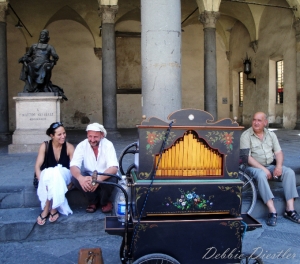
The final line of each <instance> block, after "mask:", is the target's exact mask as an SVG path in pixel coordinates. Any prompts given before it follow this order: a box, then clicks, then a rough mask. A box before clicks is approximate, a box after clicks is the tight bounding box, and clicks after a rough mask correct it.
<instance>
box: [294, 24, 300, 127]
mask: <svg viewBox="0 0 300 264" xmlns="http://www.w3.org/2000/svg"><path fill="white" fill-rule="evenodd" d="M294 27H295V29H296V42H297V43H296V63H297V67H296V78H297V79H296V85H297V121H296V127H295V129H300V20H296V21H295V22H294Z"/></svg>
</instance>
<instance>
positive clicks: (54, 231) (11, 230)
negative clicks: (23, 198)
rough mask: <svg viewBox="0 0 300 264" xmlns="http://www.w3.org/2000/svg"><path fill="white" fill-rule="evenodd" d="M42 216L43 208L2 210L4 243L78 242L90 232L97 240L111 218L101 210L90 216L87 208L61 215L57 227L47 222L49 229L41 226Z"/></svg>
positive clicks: (1, 240)
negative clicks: (69, 239)
mask: <svg viewBox="0 0 300 264" xmlns="http://www.w3.org/2000/svg"><path fill="white" fill-rule="evenodd" d="M40 213H41V209H40V208H39V207H32V208H13V209H2V210H0V220H1V224H0V226H1V228H0V242H7V241H38V240H48V239H53V237H55V238H56V239H60V238H75V237H82V236H86V235H87V230H88V232H89V234H91V233H92V234H93V236H100V234H101V233H103V231H104V219H105V216H106V215H111V214H103V213H102V212H101V211H100V210H97V211H96V212H95V213H93V214H89V213H86V212H85V208H80V207H78V208H76V209H73V214H71V215H68V216H65V215H60V217H59V218H58V220H57V221H56V222H54V223H51V222H49V219H47V221H46V223H45V225H43V226H39V225H38V224H37V223H36V219H37V217H38V215H39V214H40ZM91 230H93V232H91Z"/></svg>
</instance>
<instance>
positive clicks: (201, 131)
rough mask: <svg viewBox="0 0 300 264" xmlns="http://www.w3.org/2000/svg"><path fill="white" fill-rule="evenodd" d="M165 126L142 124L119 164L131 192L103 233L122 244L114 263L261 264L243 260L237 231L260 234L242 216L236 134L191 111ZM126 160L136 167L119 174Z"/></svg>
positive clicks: (229, 124) (233, 127)
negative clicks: (131, 159)
mask: <svg viewBox="0 0 300 264" xmlns="http://www.w3.org/2000/svg"><path fill="white" fill-rule="evenodd" d="M168 120H169V122H165V121H162V120H160V119H158V118H155V117H152V118H150V119H148V120H144V121H143V122H142V123H141V125H138V126H137V127H138V132H139V138H138V141H137V142H135V143H133V144H131V145H129V146H128V147H127V148H126V149H125V150H124V151H123V153H122V155H121V157H120V171H121V172H122V173H125V174H126V176H127V181H128V186H130V190H131V193H130V195H129V196H127V194H125V195H126V197H127V199H128V197H130V200H129V201H127V208H126V214H127V213H128V221H127V217H126V222H125V224H122V223H121V222H119V221H118V220H117V217H116V216H107V217H106V220H105V231H106V232H107V233H109V234H112V235H120V236H122V237H123V242H122V245H121V248H120V259H121V262H122V263H134V264H137V263H181V264H185V263H187V264H190V263H240V262H242V261H246V262H245V263H262V261H261V260H260V259H253V256H245V255H243V254H242V236H243V234H244V232H245V231H251V230H254V229H255V228H257V227H261V224H260V223H259V222H257V221H256V220H255V219H254V218H252V217H251V216H250V215H247V214H242V213H241V206H242V195H241V192H242V184H243V183H242V181H241V180H239V178H238V169H239V139H240V135H241V131H242V129H243V127H241V126H239V125H238V124H237V123H236V122H235V121H233V120H231V119H229V118H228V119H222V120H219V121H214V120H213V117H212V115H210V114H209V113H207V112H205V111H202V110H197V109H182V110H179V111H176V112H174V113H172V114H170V115H169V116H168ZM127 154H134V157H135V162H134V163H133V164H132V165H131V166H129V167H128V169H127V170H126V172H124V170H123V164H122V159H123V157H124V156H125V155H127ZM119 188H121V189H123V188H122V187H120V186H119ZM123 191H124V189H123ZM124 192H125V191H124ZM128 209H129V210H128ZM157 260H159V261H158V262H156V261H157ZM248 261H249V262H248ZM242 263H244V262H242Z"/></svg>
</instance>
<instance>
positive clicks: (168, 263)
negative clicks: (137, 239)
mask: <svg viewBox="0 0 300 264" xmlns="http://www.w3.org/2000/svg"><path fill="white" fill-rule="evenodd" d="M133 264H180V263H179V262H178V261H177V260H176V259H174V258H172V257H170V256H168V255H165V254H159V253H154V254H149V255H145V256H143V257H141V258H139V259H137V260H136V261H134V262H133Z"/></svg>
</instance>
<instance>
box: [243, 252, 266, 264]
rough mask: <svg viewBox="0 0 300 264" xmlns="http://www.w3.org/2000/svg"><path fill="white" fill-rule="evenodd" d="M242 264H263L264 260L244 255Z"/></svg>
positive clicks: (251, 255) (252, 255)
mask: <svg viewBox="0 0 300 264" xmlns="http://www.w3.org/2000/svg"><path fill="white" fill-rule="evenodd" d="M240 263H241V264H263V263H264V262H263V261H262V259H261V258H260V257H258V256H256V255H254V254H247V253H246V254H243V256H242V259H241V262H240Z"/></svg>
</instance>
